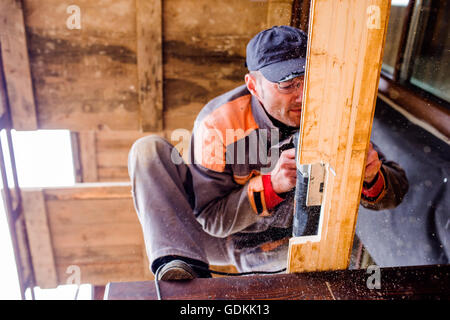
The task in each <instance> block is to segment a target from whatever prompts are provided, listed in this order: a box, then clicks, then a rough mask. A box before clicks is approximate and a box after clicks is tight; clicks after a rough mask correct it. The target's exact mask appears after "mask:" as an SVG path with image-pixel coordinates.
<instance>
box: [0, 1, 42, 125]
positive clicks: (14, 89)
mask: <svg viewBox="0 0 450 320" xmlns="http://www.w3.org/2000/svg"><path fill="white" fill-rule="evenodd" d="M0 42H1V43H2V46H1V49H2V57H3V66H4V72H5V78H6V79H5V80H6V87H7V91H8V97H9V104H10V109H11V110H10V112H11V119H12V127H13V128H14V129H17V130H36V129H37V128H38V121H37V116H36V104H35V98H34V92H33V82H32V79H31V73H30V62H29V57H28V47H27V39H26V34H25V24H24V16H23V11H22V2H21V1H14V0H4V1H1V3H0Z"/></svg>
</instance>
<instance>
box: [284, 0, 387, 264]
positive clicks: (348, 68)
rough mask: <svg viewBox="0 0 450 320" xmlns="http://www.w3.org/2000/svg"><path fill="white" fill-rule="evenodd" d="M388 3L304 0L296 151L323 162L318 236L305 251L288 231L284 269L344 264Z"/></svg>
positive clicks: (306, 159) (303, 160)
mask: <svg viewBox="0 0 450 320" xmlns="http://www.w3.org/2000/svg"><path fill="white" fill-rule="evenodd" d="M389 8H390V1H387V0H364V1H356V0H353V1H331V0H330V1H326V0H323V1H312V3H311V16H310V25H309V38H308V41H309V43H308V57H307V66H306V70H307V73H306V78H305V89H304V95H303V105H302V122H301V134H300V145H301V151H299V154H298V159H299V163H300V164H312V163H326V164H327V165H328V168H329V170H328V172H327V177H326V184H325V190H324V199H323V201H324V202H323V204H322V215H323V217H322V220H323V223H322V226H321V228H320V231H319V232H320V233H319V235H320V244H316V245H314V248H315V250H314V255H313V254H312V252H311V250H310V249H309V247H308V250H306V249H303V248H297V246H300V247H301V246H305V245H304V244H297V243H298V240H297V239H296V238H293V239H291V241H290V249H289V250H290V254H289V259H288V260H289V261H288V270H289V272H301V271H305V270H309V271H312V270H335V269H345V268H347V266H348V263H349V259H350V252H351V247H352V241H353V235H354V228H355V224H356V216H357V210H358V206H359V202H360V197H361V187H362V176H363V170H364V163H365V157H366V151H367V148H368V145H369V138H370V133H371V126H372V119H373V112H374V109H375V101H376V92H377V87H378V80H379V75H380V68H381V61H382V56H383V45H384V41H385V34H386V28H387V21H388V16H389ZM373 12H375V13H379V15H378V14H377V15H376V16H375V20H373V18H374V16H373ZM377 18H379V20H377ZM374 26H375V27H374ZM331 169H332V170H331ZM332 172H334V173H336V176H334V174H332ZM343 199H345V200H343ZM308 246H309V245H308Z"/></svg>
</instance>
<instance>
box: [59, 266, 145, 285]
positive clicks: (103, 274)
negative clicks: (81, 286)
mask: <svg viewBox="0 0 450 320" xmlns="http://www.w3.org/2000/svg"><path fill="white" fill-rule="evenodd" d="M67 267H68V266H67V265H66V264H63V265H59V264H57V272H58V276H59V277H60V278H61V279H67V278H68V277H69V276H70V275H68V274H67V273H66V271H67ZM78 267H80V271H81V277H80V281H81V283H88V284H92V285H105V284H107V283H108V282H111V281H118V282H125V281H142V280H143V279H146V280H150V279H149V278H147V277H144V275H143V273H142V261H138V262H123V263H122V262H121V263H100V264H99V263H96V264H91V263H89V264H80V265H78ZM62 284H65V281H64V282H62Z"/></svg>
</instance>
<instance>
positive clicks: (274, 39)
mask: <svg viewBox="0 0 450 320" xmlns="http://www.w3.org/2000/svg"><path fill="white" fill-rule="evenodd" d="M306 47H307V35H306V33H305V32H304V31H302V30H300V29H297V28H294V27H290V26H275V27H272V28H270V29H267V30H264V31H261V32H260V33H258V34H257V35H256V36H254V37H253V39H251V40H250V42H249V43H248V45H247V59H246V65H247V68H248V70H249V71H258V70H259V71H260V72H261V73H262V74H263V76H264V77H265V78H266V79H267V80H269V81H271V82H283V81H287V80H290V79H292V78H294V77H298V76H300V75H302V74H304V73H305V64H306Z"/></svg>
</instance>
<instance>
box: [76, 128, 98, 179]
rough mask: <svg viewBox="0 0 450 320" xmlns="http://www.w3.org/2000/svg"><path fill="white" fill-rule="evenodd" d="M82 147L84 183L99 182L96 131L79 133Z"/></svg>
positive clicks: (81, 158) (79, 141)
mask: <svg viewBox="0 0 450 320" xmlns="http://www.w3.org/2000/svg"><path fill="white" fill-rule="evenodd" d="M78 143H79V146H80V160H81V173H82V179H83V182H97V181H98V173H97V144H96V132H95V131H81V132H79V133H78Z"/></svg>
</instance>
